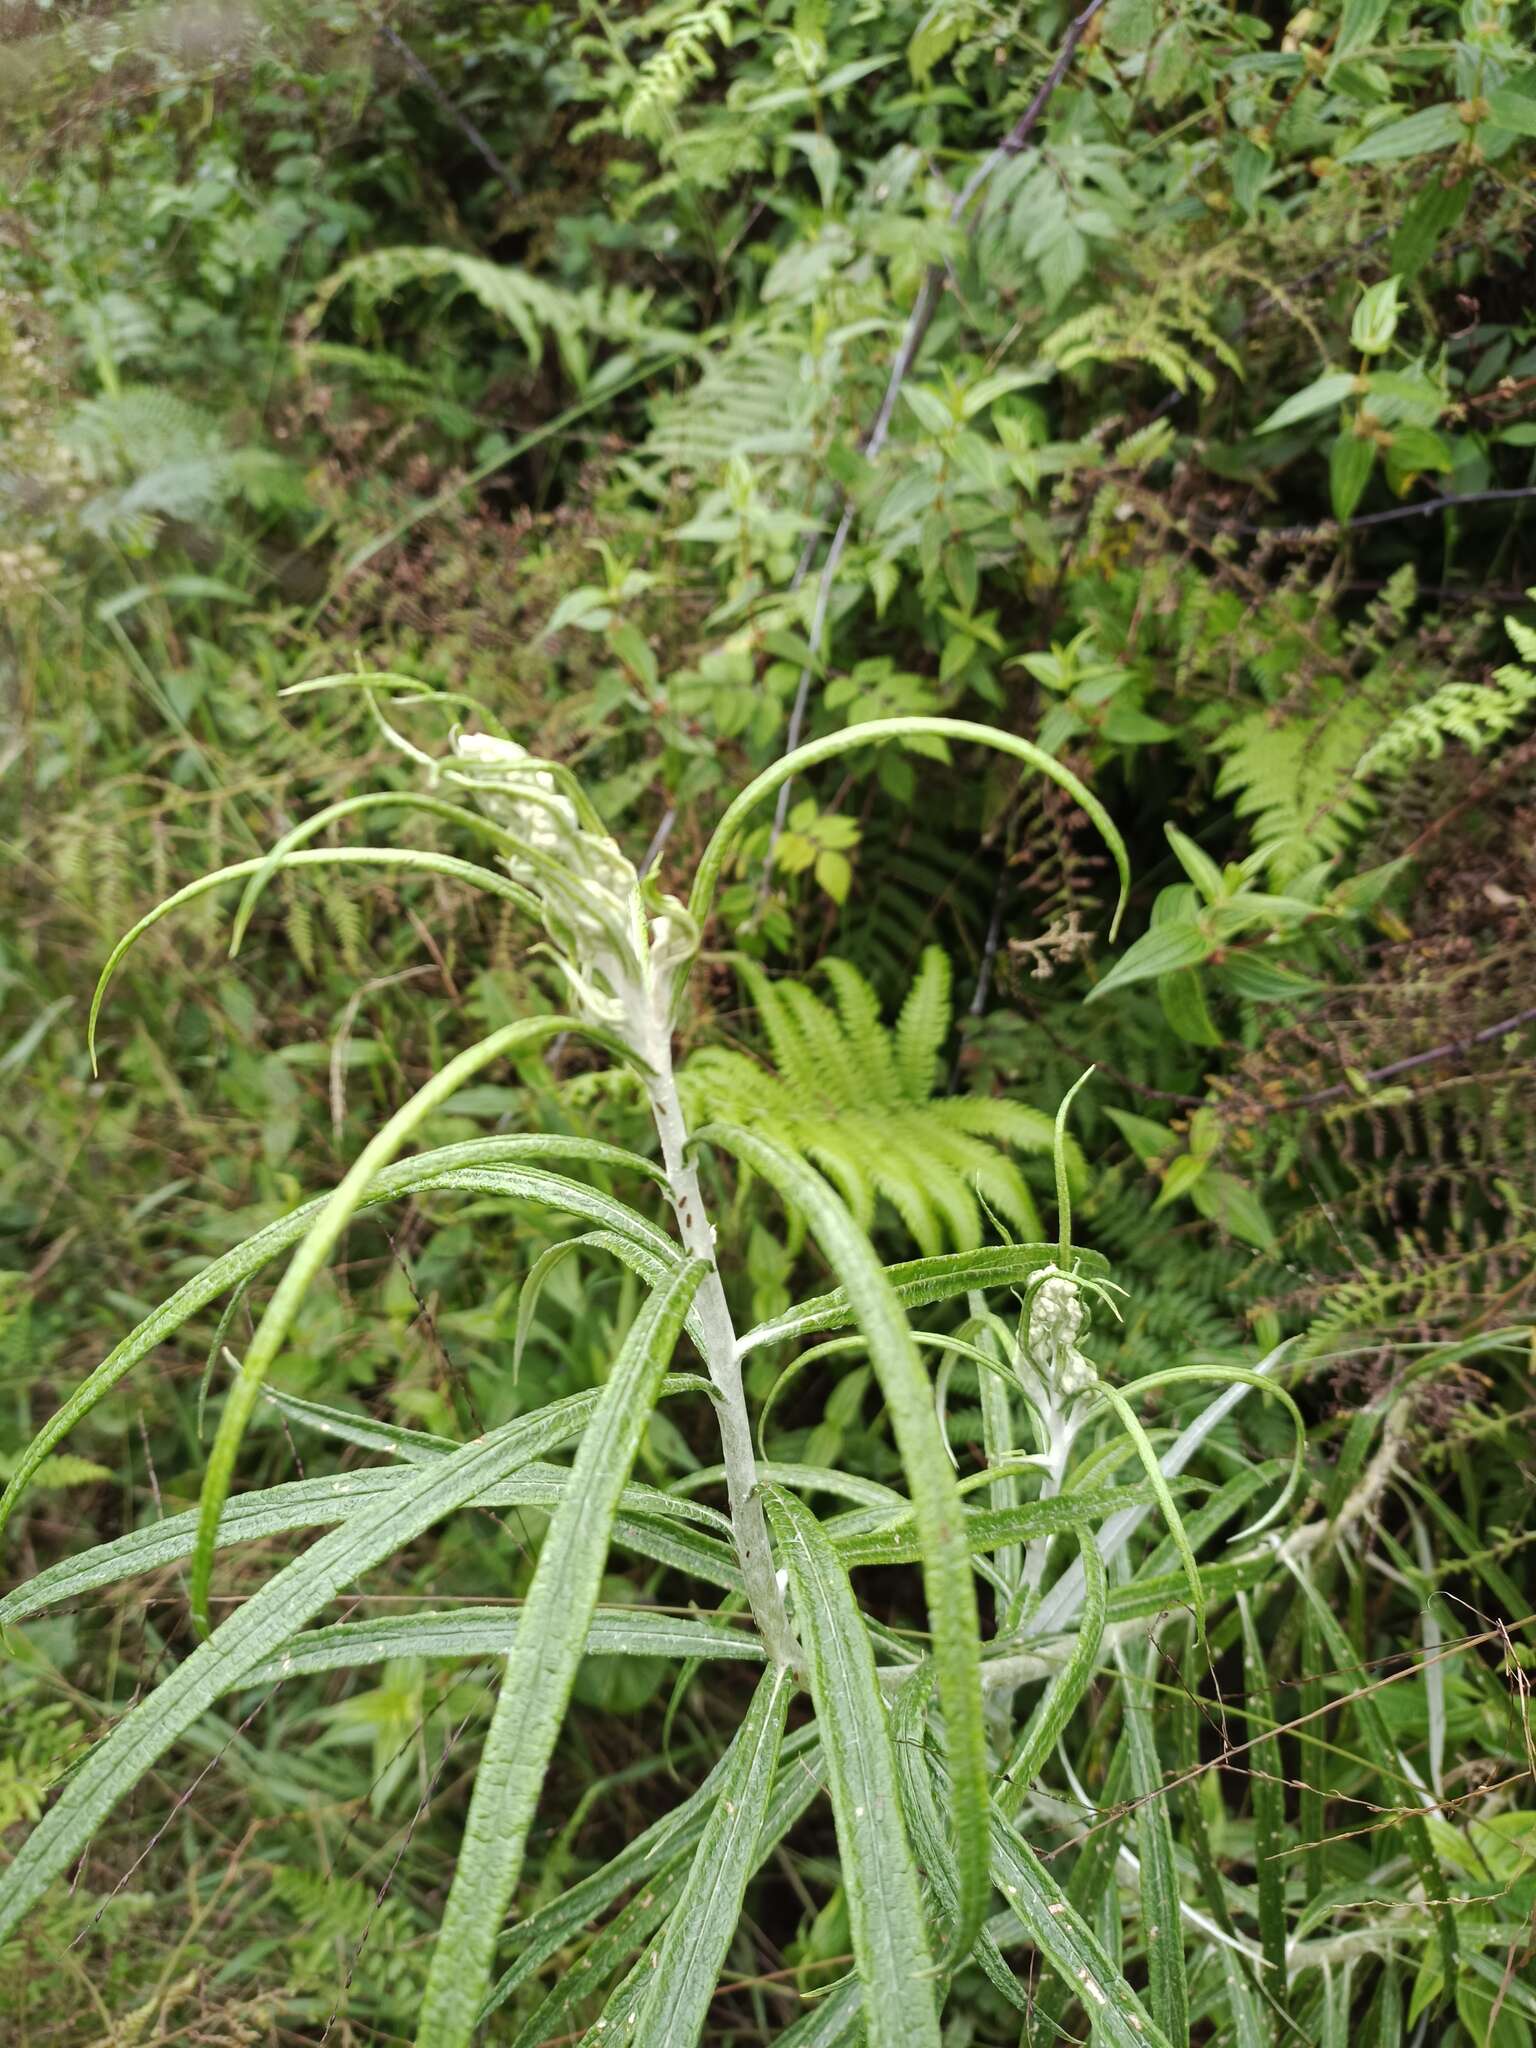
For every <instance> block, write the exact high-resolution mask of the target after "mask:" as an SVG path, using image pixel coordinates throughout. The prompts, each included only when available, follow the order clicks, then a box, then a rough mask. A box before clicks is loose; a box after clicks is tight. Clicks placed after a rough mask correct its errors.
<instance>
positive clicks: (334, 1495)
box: [0, 1374, 740, 1627]
mask: <svg viewBox="0 0 1536 2048" xmlns="http://www.w3.org/2000/svg"><path fill="white" fill-rule="evenodd" d="M701 1390H704V1382H702V1381H700V1380H698V1379H696V1378H694V1377H693V1376H692V1375H683V1374H674V1375H671V1376H670V1377H669V1378H668V1380H667V1382H666V1386H665V1388H664V1389H663V1391H664V1392H667V1393H690V1394H691V1393H698V1392H700V1391H701ZM597 1400H598V1394H597V1391H596V1390H593V1391H591V1392H587V1393H581V1394H573V1395H571V1396H569V1397H568V1398H567V1400H565V1401H563V1402H560V1403H557V1404H554V1405H553V1406H552V1407H550V1408H546V1409H544V1410H541V1411H540V1412H541V1413H543V1414H554V1413H556V1412H569V1413H570V1415H571V1417H572V1418H573V1419H572V1426H571V1430H570V1432H569V1434H571V1435H574V1434H575V1433H576V1431H577V1430H578V1429H579V1428H580V1427H581V1425H582V1424H583V1423H584V1422H585V1421H586V1420H587V1419H588V1417H589V1416H590V1415H591V1413H592V1410H593V1408H594V1407H595V1406H596V1403H597ZM420 1469H421V1467H420V1466H419V1465H418V1466H415V1467H413V1468H410V1469H402V1468H400V1467H387V1466H384V1467H372V1468H370V1469H368V1470H366V1471H362V1472H343V1473H339V1474H336V1475H333V1476H329V1477H325V1478H314V1479H296V1480H290V1481H288V1482H287V1483H285V1484H283V1485H281V1486H271V1487H265V1488H263V1489H262V1490H261V1491H260V1492H259V1493H251V1494H243V1495H240V1494H237V1495H236V1497H235V1498H234V1500H232V1501H231V1502H230V1504H229V1508H228V1510H227V1511H226V1513H225V1516H224V1519H223V1521H222V1522H221V1523H220V1525H219V1543H220V1546H221V1548H222V1547H225V1546H233V1545H234V1544H237V1543H257V1542H262V1541H264V1540H265V1539H266V1538H268V1537H270V1536H281V1535H285V1534H287V1533H288V1532H289V1531H290V1530H293V1529H315V1528H323V1527H325V1526H326V1525H327V1524H329V1523H334V1522H344V1521H346V1520H347V1519H348V1518H349V1517H351V1516H353V1515H357V1514H361V1513H363V1512H365V1511H367V1510H369V1509H371V1508H372V1507H374V1506H376V1505H377V1504H378V1503H379V1502H380V1501H382V1500H385V1499H391V1498H398V1497H399V1495H400V1494H401V1493H402V1491H403V1490H405V1489H406V1488H408V1487H409V1486H410V1484H411V1474H412V1471H413V1470H414V1471H419V1470H420ZM570 1484H571V1475H570V1472H569V1470H568V1469H567V1468H566V1467H565V1466H563V1465H547V1464H544V1463H542V1462H541V1461H540V1460H537V1459H534V1460H531V1461H530V1462H529V1463H528V1465H527V1466H526V1467H525V1468H524V1469H523V1470H522V1471H520V1472H517V1473H515V1474H513V1475H512V1476H511V1477H509V1478H507V1479H503V1480H499V1481H498V1482H497V1483H496V1484H495V1485H494V1486H488V1487H486V1488H485V1490H484V1491H483V1492H481V1493H478V1494H476V1495H475V1497H474V1499H473V1500H472V1501H469V1502H467V1503H466V1505H467V1506H469V1507H475V1508H492V1509H496V1508H510V1509H516V1508H545V1509H548V1508H554V1507H558V1506H559V1504H560V1502H561V1501H562V1500H563V1499H564V1498H565V1495H566V1493H567V1492H568V1491H569V1489H570ZM619 1505H620V1513H619V1516H618V1519H617V1520H616V1521H615V1523H614V1540H615V1541H616V1542H618V1543H620V1544H622V1545H623V1546H624V1547H625V1548H627V1549H631V1550H635V1551H637V1552H638V1553H639V1554H640V1555H641V1556H642V1557H654V1558H656V1559H657V1560H658V1561H659V1562H660V1563H662V1564H668V1565H672V1566H673V1567H675V1568H676V1569H677V1570H679V1571H686V1572H693V1573H695V1574H697V1575H698V1576H699V1577H701V1578H702V1579H704V1580H705V1582H706V1583H707V1584H710V1585H721V1586H724V1587H725V1588H726V1589H727V1590H732V1589H734V1588H735V1587H737V1586H738V1585H739V1584H740V1574H739V1572H738V1571H737V1570H736V1567H735V1565H734V1562H733V1561H732V1559H731V1555H730V1552H729V1550H728V1549H727V1548H726V1546H725V1545H724V1544H723V1543H721V1542H719V1541H717V1540H716V1539H715V1538H713V1537H710V1536H706V1535H704V1534H703V1533H702V1532H701V1531H699V1530H696V1529H688V1528H683V1527H680V1526H679V1518H680V1517H681V1516H682V1515H683V1513H684V1511H685V1507H686V1506H692V1507H694V1508H696V1507H697V1503H691V1504H685V1503H682V1502H675V1501H674V1500H673V1498H672V1496H671V1495H670V1494H664V1493H661V1492H660V1491H659V1490H658V1489H657V1488H655V1487H650V1486H640V1485H636V1484H634V1483H631V1484H630V1485H629V1486H627V1487H626V1488H625V1489H624V1492H623V1494H622V1495H621V1496H620V1503H619ZM706 1512H711V1511H708V1510H707V1511H706ZM197 1526H198V1517H197V1512H196V1510H195V1509H193V1510H192V1511H191V1512H189V1513H187V1514H181V1515H168V1516H167V1517H166V1519H165V1520H164V1521H163V1522H151V1523H149V1524H148V1525H147V1526H146V1527H145V1528H142V1529H134V1530H131V1531H130V1532H129V1534H128V1535H126V1536H117V1537H114V1538H113V1539H112V1541H111V1542H110V1543H101V1544H97V1545H95V1546H94V1547H93V1548H92V1549H90V1550H83V1551H81V1552H80V1553H79V1554H78V1555H77V1556H75V1557H66V1558H61V1559H60V1560H59V1562H58V1563H57V1564H52V1565H48V1566H46V1567H45V1568H44V1570H42V1571H40V1572H38V1573H37V1574H36V1575H35V1576H34V1577H32V1578H30V1579H28V1580H26V1581H25V1582H24V1583H23V1584H22V1585H20V1586H17V1587H16V1588H15V1590H14V1591H13V1592H10V1593H7V1594H6V1595H5V1596H4V1597H3V1598H0V1627H6V1626H8V1625H9V1624H11V1623H12V1622H17V1621H25V1620H26V1619H27V1618H28V1617H29V1616H31V1615H37V1614H42V1613H45V1612H46V1611H47V1610H48V1609H49V1608H52V1607H58V1606H61V1605H62V1604H63V1603H64V1602H65V1601H66V1600H78V1599H80V1598H82V1597H83V1596H84V1595H85V1594H87V1593H94V1592H95V1591H97V1590H98V1589H99V1588H100V1587H102V1586H112V1585H116V1584H118V1582H119V1581H121V1580H123V1579H131V1578H136V1577H138V1576H139V1575H140V1574H141V1573H144V1572H152V1571H160V1570H162V1569H163V1568H164V1567H165V1566H166V1565H170V1564H180V1563H182V1562H183V1560H184V1559H186V1558H189V1557H190V1556H191V1555H192V1552H193V1549H194V1547H195V1545H196V1542H197Z"/></svg>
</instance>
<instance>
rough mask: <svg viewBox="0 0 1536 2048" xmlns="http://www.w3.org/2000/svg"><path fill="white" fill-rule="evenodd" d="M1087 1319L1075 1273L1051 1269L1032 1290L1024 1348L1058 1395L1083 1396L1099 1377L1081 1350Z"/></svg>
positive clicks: (1086, 1309)
mask: <svg viewBox="0 0 1536 2048" xmlns="http://www.w3.org/2000/svg"><path fill="white" fill-rule="evenodd" d="M1088 1320H1089V1317H1088V1304H1087V1302H1086V1301H1085V1300H1084V1299H1083V1290H1082V1287H1081V1286H1080V1285H1079V1283H1078V1281H1077V1280H1076V1279H1075V1278H1074V1277H1073V1275H1072V1274H1070V1273H1063V1272H1061V1271H1060V1270H1059V1269H1058V1268H1055V1267H1052V1268H1051V1269H1050V1270H1049V1271H1048V1272H1047V1273H1046V1275H1045V1277H1044V1279H1042V1280H1040V1281H1038V1282H1037V1283H1036V1285H1035V1286H1034V1288H1033V1289H1032V1290H1031V1293H1030V1298H1029V1326H1028V1330H1027V1332H1026V1335H1025V1339H1024V1348H1025V1350H1026V1351H1027V1352H1028V1354H1029V1357H1030V1360H1031V1362H1032V1363H1033V1364H1034V1366H1035V1368H1036V1370H1037V1371H1038V1372H1040V1373H1041V1374H1042V1375H1043V1377H1044V1379H1045V1381H1046V1384H1047V1385H1048V1386H1052V1387H1054V1388H1055V1389H1056V1390H1057V1392H1058V1393H1061V1394H1068V1395H1070V1394H1081V1393H1083V1392H1085V1391H1086V1390H1087V1389H1088V1388H1089V1387H1091V1386H1092V1385H1093V1384H1094V1382H1095V1381H1096V1380H1097V1378H1098V1373H1097V1371H1096V1370H1095V1369H1094V1365H1093V1362H1092V1360H1091V1359H1089V1358H1088V1357H1087V1356H1086V1355H1085V1354H1084V1352H1083V1349H1082V1339H1083V1338H1084V1337H1085V1336H1086V1335H1087V1334H1088Z"/></svg>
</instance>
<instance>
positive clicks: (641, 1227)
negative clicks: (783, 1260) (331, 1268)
mask: <svg viewBox="0 0 1536 2048" xmlns="http://www.w3.org/2000/svg"><path fill="white" fill-rule="evenodd" d="M539 1157H543V1158H571V1159H580V1160H587V1161H590V1162H591V1163H593V1164H596V1165H611V1166H615V1167H619V1168H621V1169H626V1170H638V1171H640V1172H642V1173H648V1174H654V1172H655V1168H654V1167H653V1166H652V1165H651V1164H650V1163H649V1162H648V1161H646V1160H644V1159H641V1158H640V1157H639V1156H638V1155H637V1154H635V1153H630V1152H624V1151H622V1150H620V1149H619V1148H618V1147H616V1146H611V1145H601V1144H598V1143H596V1141H595V1140H592V1139H589V1138H566V1137H558V1136H551V1137H544V1136H542V1135H538V1134H533V1133H518V1134H515V1135H512V1136H509V1137H499V1138H470V1139H466V1140H465V1141H464V1142H463V1143H461V1144H458V1145H443V1146H439V1147H437V1148H436V1149H435V1150H433V1151H431V1152H423V1153H421V1154H419V1155H418V1156H417V1157H415V1158H413V1159H407V1160H405V1161H403V1162H402V1163H401V1164H400V1165H398V1166H394V1167H390V1168H388V1169H386V1171H384V1172H383V1173H381V1174H380V1175H379V1177H378V1179H377V1180H376V1181H375V1182H374V1183H373V1185H372V1187H371V1188H369V1189H368V1191H367V1192H366V1194H365V1195H364V1196H363V1199H362V1201H361V1202H360V1204H359V1207H360V1208H375V1207H378V1206H379V1205H380V1204H382V1203H384V1202H394V1201H399V1200H400V1199H401V1198H402V1197H404V1196H406V1195H413V1194H418V1193H421V1192H422V1191H424V1190H426V1191H433V1192H443V1193H453V1192H455V1191H462V1192H464V1193H505V1194H507V1195H509V1196H514V1197H521V1198H523V1199H526V1200H528V1201H533V1202H540V1201H542V1202H545V1203H546V1204H548V1206H550V1207H553V1208H558V1209H565V1210H568V1211H569V1212H570V1213H571V1214H572V1215H585V1216H589V1217H593V1218H596V1219H598V1220H600V1221H602V1222H603V1223H604V1224H605V1225H606V1226H608V1227H610V1228H618V1227H620V1224H619V1221H618V1219H619V1218H621V1217H622V1218H627V1219H629V1228H630V1229H631V1231H632V1232H633V1233H634V1234H636V1235H637V1236H638V1238H639V1241H640V1242H641V1243H644V1244H646V1245H647V1246H650V1245H651V1244H652V1241H653V1240H654V1243H655V1245H657V1246H660V1247H661V1248H662V1250H664V1251H665V1252H666V1253H667V1254H668V1255H669V1256H670V1257H671V1259H672V1260H673V1261H674V1262H675V1260H676V1257H677V1252H676V1247H675V1246H673V1245H672V1244H671V1242H670V1240H669V1239H667V1238H666V1237H664V1236H663V1235H662V1233H661V1232H660V1231H657V1230H655V1229H654V1228H653V1226H652V1225H650V1224H649V1223H647V1222H645V1220H644V1219H643V1218H642V1217H640V1216H638V1215H636V1213H635V1212H634V1211H633V1210H632V1209H628V1208H627V1207H626V1206H625V1205H624V1204H623V1203H621V1202H616V1201H615V1200H614V1199H613V1197H612V1196H609V1195H601V1194H599V1193H598V1191H597V1190H596V1189H594V1188H587V1187H583V1186H582V1184H581V1183H580V1182H579V1181H573V1180H567V1179H565V1178H564V1177H562V1176H560V1175H556V1174H545V1173H542V1172H539V1171H538V1170H537V1169H528V1168H519V1164H518V1163H519V1162H520V1161H522V1160H524V1159H528V1158H539ZM494 1167H500V1168H501V1169H502V1170H503V1173H504V1177H503V1178H502V1179H500V1180H498V1181H497V1182H496V1183H494V1184H491V1183H487V1182H486V1181H484V1180H481V1179H469V1180H466V1181H463V1182H461V1181H460V1180H459V1179H458V1178H456V1176H457V1175H459V1174H460V1173H472V1172H474V1171H476V1170H479V1171H481V1172H484V1171H486V1170H489V1169H491V1168H494ZM329 1200H330V1197H329V1196H328V1195H322V1196H320V1197H318V1198H317V1199H316V1200H314V1201H310V1202H306V1203H304V1204H303V1206H302V1207H301V1208H298V1209H294V1210H292V1211H291V1212H290V1213H289V1214H288V1215H286V1216H280V1217H279V1218H278V1219H277V1220H276V1221H275V1222H273V1223H269V1224H267V1225H265V1226H264V1227H263V1228H262V1229H261V1230H258V1231H256V1232H255V1233H254V1234H253V1235H252V1236H251V1237H248V1238H247V1239H246V1240H245V1242H244V1244H240V1245H236V1246H235V1247H234V1249H233V1250H232V1251H228V1252H225V1253H224V1254H223V1255H222V1256H221V1257H220V1258H217V1259H214V1260H213V1261H212V1262H211V1263H210V1264H209V1265H207V1266H205V1267H204V1268H203V1270H202V1271H201V1272H200V1273H196V1274H194V1275H193V1277H192V1278H191V1279H190V1280H188V1281H186V1282H185V1283H184V1284H183V1285H182V1286H181V1287H178V1288H177V1290H176V1292H175V1293H174V1294H173V1295H171V1296H170V1297H169V1298H168V1299H167V1300H166V1301H163V1302H162V1303H161V1304H160V1306H159V1307H158V1308H157V1309H155V1310H153V1311H152V1312H151V1313H150V1314H149V1315H147V1316H146V1317H145V1318H144V1320H143V1321H142V1322H141V1323H140V1324H138V1326H137V1327H136V1328H135V1329H133V1330H130V1331H129V1333H128V1335H127V1336H126V1337H124V1338H123V1340H122V1342H121V1343H119V1344H116V1345H114V1346H113V1348H112V1350H111V1351H109V1352H108V1353H107V1356H106V1357H105V1358H104V1359H103V1360H102V1361H101V1363H100V1365H98V1366H97V1367H96V1368H95V1370H94V1371H93V1372H91V1373H89V1374H88V1375H87V1376H86V1378H85V1379H84V1380H83V1381H82V1382H81V1383H80V1385H79V1386H78V1387H77V1388H76V1389H75V1391H74V1393H73V1394H71V1395H70V1397H69V1399H68V1400H67V1401H66V1402H65V1403H64V1405H63V1406H62V1407H61V1408H60V1409H59V1410H58V1411H57V1412H56V1413H55V1414H54V1415H53V1416H51V1417H50V1418H49V1420H48V1421H47V1422H46V1423H44V1425H43V1427H42V1428H41V1429H40V1430H39V1431H38V1433H37V1435H36V1436H35V1437H34V1438H33V1439H32V1441H31V1443H30V1444H28V1446H27V1448H26V1450H25V1451H24V1452H23V1453H22V1455H21V1457H20V1458H19V1459H18V1460H17V1463H16V1468H15V1470H14V1472H13V1473H12V1475H11V1478H10V1481H9V1483H8V1484H7V1486H6V1489H5V1492H4V1493H3V1494H0V1530H3V1529H4V1528H5V1525H6V1523H7V1522H8V1521H9V1520H10V1518H11V1515H12V1514H13V1513H14V1512H15V1509H16V1506H17V1503H18V1502H19V1501H20V1499H21V1497H22V1494H23V1493H24V1492H25V1491H26V1488H27V1486H28V1485H29V1484H30V1482H31V1480H32V1477H33V1475H34V1474H35V1473H36V1471H37V1469H38V1467H39V1466H40V1465H41V1464H42V1462H43V1460H44V1459H45V1458H46V1457H48V1456H49V1455H50V1454H51V1452H52V1451H53V1450H54V1448H55V1447H56V1446H57V1445H58V1444H59V1443H60V1442H61V1441H62V1439H63V1438H64V1437H66V1436H67V1435H68V1434H69V1432H70V1431H71V1430H72V1429H73V1428H74V1427H75V1425H76V1423H77V1422H80V1421H82V1420H83V1419H84V1417H85V1416H87V1415H88V1414H89V1413H90V1412H91V1410H92V1409H93V1408H94V1407H95V1406H96V1404H97V1402H98V1401H100V1400H101V1399H102V1398H103V1396H105V1395H106V1394H108V1393H110V1392H111V1390H112V1388H113V1387H115V1386H116V1385H117V1383H118V1381H119V1380H120V1379H122V1378H123V1376H124V1375H125V1374H126V1373H129V1372H131V1371H132V1370H133V1368H134V1367H135V1366H136V1365H137V1364H139V1362H140V1361H141V1360H142V1359H144V1358H146V1357H147V1356H148V1355H149V1353H150V1352H151V1351H153V1350H154V1349H155V1347H156V1346H157V1345H159V1344H163V1343H164V1342H165V1340H166V1339H167V1338H168V1337H171V1336H173V1335H174V1334H175V1333H176V1331H177V1330H179V1329H180V1328H181V1327H182V1326H183V1325H184V1324H185V1323H187V1322H189V1321H190V1320H191V1318H192V1317H193V1316H195V1315H196V1314H197V1313H198V1311H199V1310H200V1309H204V1308H206V1307H207V1306H208V1305H209V1303H210V1302H213V1301H216V1300H217V1299H218V1298H219V1296H220V1295H221V1294H223V1293H224V1292H225V1291H226V1290H227V1289H229V1288H233V1287H239V1286H241V1285H243V1284H244V1283H245V1282H246V1281H248V1280H249V1279H250V1278H251V1277H252V1275H253V1274H256V1273H259V1272H260V1271H261V1269H262V1267H263V1266H265V1265H268V1264H269V1263H270V1262H271V1261H272V1260H273V1259H275V1258H276V1257H277V1255H278V1254H279V1253H280V1252H283V1251H286V1250H287V1248H288V1247H289V1246H290V1245H292V1244H297V1243H298V1241H299V1240H300V1238H302V1237H303V1235H304V1233H305V1231H306V1230H307V1229H308V1228H309V1226H310V1225H311V1223H313V1221H314V1220H315V1218H316V1217H317V1216H318V1215H319V1214H320V1212H321V1211H322V1210H323V1209H324V1207H325V1204H326V1203H327V1202H328V1201H329ZM657 1256H658V1257H660V1256H661V1251H658V1253H657Z"/></svg>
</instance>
